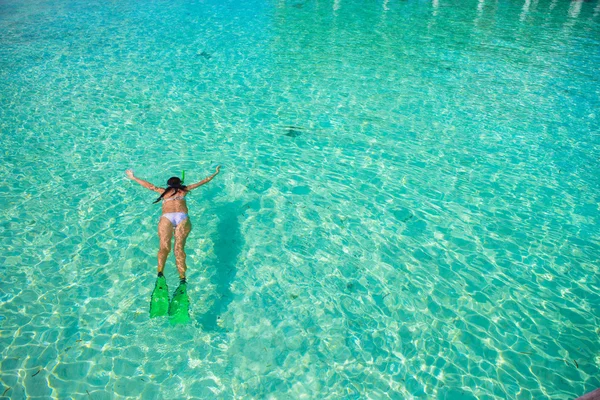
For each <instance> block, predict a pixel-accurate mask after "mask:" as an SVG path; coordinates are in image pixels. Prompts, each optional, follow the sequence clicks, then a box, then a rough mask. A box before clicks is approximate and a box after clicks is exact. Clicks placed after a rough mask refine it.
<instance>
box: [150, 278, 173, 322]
mask: <svg viewBox="0 0 600 400" xmlns="http://www.w3.org/2000/svg"><path fill="white" fill-rule="evenodd" d="M168 310H169V288H168V286H167V279H166V278H165V277H164V275H162V274H160V275H159V276H158V278H156V284H155V285H154V290H153V291H152V297H150V318H155V317H164V316H165V315H167V311H168Z"/></svg>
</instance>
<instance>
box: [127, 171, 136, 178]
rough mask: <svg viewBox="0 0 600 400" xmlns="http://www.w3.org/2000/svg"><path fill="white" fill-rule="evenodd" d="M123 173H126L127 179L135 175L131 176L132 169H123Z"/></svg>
mask: <svg viewBox="0 0 600 400" xmlns="http://www.w3.org/2000/svg"><path fill="white" fill-rule="evenodd" d="M125 175H127V177H128V178H129V179H133V178H135V176H133V170H132V169H128V170H127V171H125Z"/></svg>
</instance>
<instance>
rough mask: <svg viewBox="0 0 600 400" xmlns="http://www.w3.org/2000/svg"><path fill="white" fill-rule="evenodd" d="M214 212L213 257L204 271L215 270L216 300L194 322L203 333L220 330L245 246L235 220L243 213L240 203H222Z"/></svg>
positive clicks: (212, 280)
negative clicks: (219, 324)
mask: <svg viewBox="0 0 600 400" xmlns="http://www.w3.org/2000/svg"><path fill="white" fill-rule="evenodd" d="M214 213H215V215H216V216H217V217H218V218H219V222H218V224H217V231H216V234H215V239H214V254H215V257H216V258H215V259H214V264H213V265H208V266H207V268H208V269H210V268H214V270H215V273H214V274H213V276H212V279H211V283H212V284H214V285H215V293H214V296H215V300H214V303H213V304H212V305H211V307H210V308H209V309H208V311H207V312H206V313H205V314H203V315H200V316H198V319H197V321H198V323H199V324H200V325H201V326H202V328H203V329H204V330H206V331H215V330H221V328H220V327H219V326H218V324H217V321H218V318H219V316H220V315H221V314H222V313H224V312H225V311H226V310H227V307H228V306H229V304H230V303H231V301H232V293H231V289H230V286H231V283H232V282H233V280H234V279H235V275H236V273H237V268H236V264H237V259H238V256H239V254H240V251H241V249H242V246H243V244H244V240H243V237H242V235H241V231H240V223H239V221H238V217H239V216H240V215H241V214H242V203H241V202H235V203H229V204H224V205H222V206H220V207H218V208H216V209H215V210H214Z"/></svg>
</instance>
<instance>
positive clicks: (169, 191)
mask: <svg viewBox="0 0 600 400" xmlns="http://www.w3.org/2000/svg"><path fill="white" fill-rule="evenodd" d="M220 170H221V166H218V167H217V170H216V172H215V173H214V174H212V175H211V176H209V177H208V178H206V179H203V180H201V181H200V182H198V183H194V184H191V185H189V186H184V185H183V181H182V180H181V179H179V178H177V177H175V176H174V177H172V178H169V180H168V181H167V188H166V189H163V188H159V187H156V186H154V185H153V184H151V183H150V182H147V181H145V180H143V179H140V178H138V177H136V176H134V175H133V171H132V170H130V169H129V170H127V171H126V172H125V173H126V174H127V176H128V177H129V178H130V179H132V180H134V181H136V182H137V183H139V184H140V185H142V186H143V187H145V188H146V189H150V190H153V191H155V192H157V193H160V197H159V198H158V199H156V201H155V203H158V202H159V201H161V200H162V202H163V204H162V212H163V213H162V216H161V218H160V220H159V221H158V237H159V240H160V248H159V250H158V276H159V277H160V276H162V275H163V270H164V269H165V263H166V261H167V256H168V255H169V252H170V251H171V240H172V238H173V234H175V263H176V264H177V270H178V271H179V278H180V279H181V281H182V282H185V271H186V270H187V266H186V265H185V241H186V239H187V237H188V235H189V234H190V231H191V230H192V223H191V222H190V218H189V216H188V208H187V204H186V203H185V196H186V195H187V194H188V193H189V192H190V191H192V190H194V189H196V188H198V187H200V186H202V185H204V184H205V183H208V182H210V181H211V180H212V179H213V178H214V177H215V176H216V175H217V174H218V173H219V171H220Z"/></svg>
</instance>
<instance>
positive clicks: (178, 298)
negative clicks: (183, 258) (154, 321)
mask: <svg viewBox="0 0 600 400" xmlns="http://www.w3.org/2000/svg"><path fill="white" fill-rule="evenodd" d="M167 315H168V316H169V322H171V324H173V325H178V324H187V323H188V322H190V319H191V318H190V298H189V297H188V294H187V282H186V281H185V280H183V279H182V280H181V281H180V283H179V286H178V287H177V289H175V293H173V298H172V299H171V301H169V286H168V285H167V280H166V279H165V276H164V275H163V274H162V273H161V274H159V275H158V277H157V278H156V283H155V284H154V290H153V291H152V295H151V296H150V318H156V317H166V316H167Z"/></svg>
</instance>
